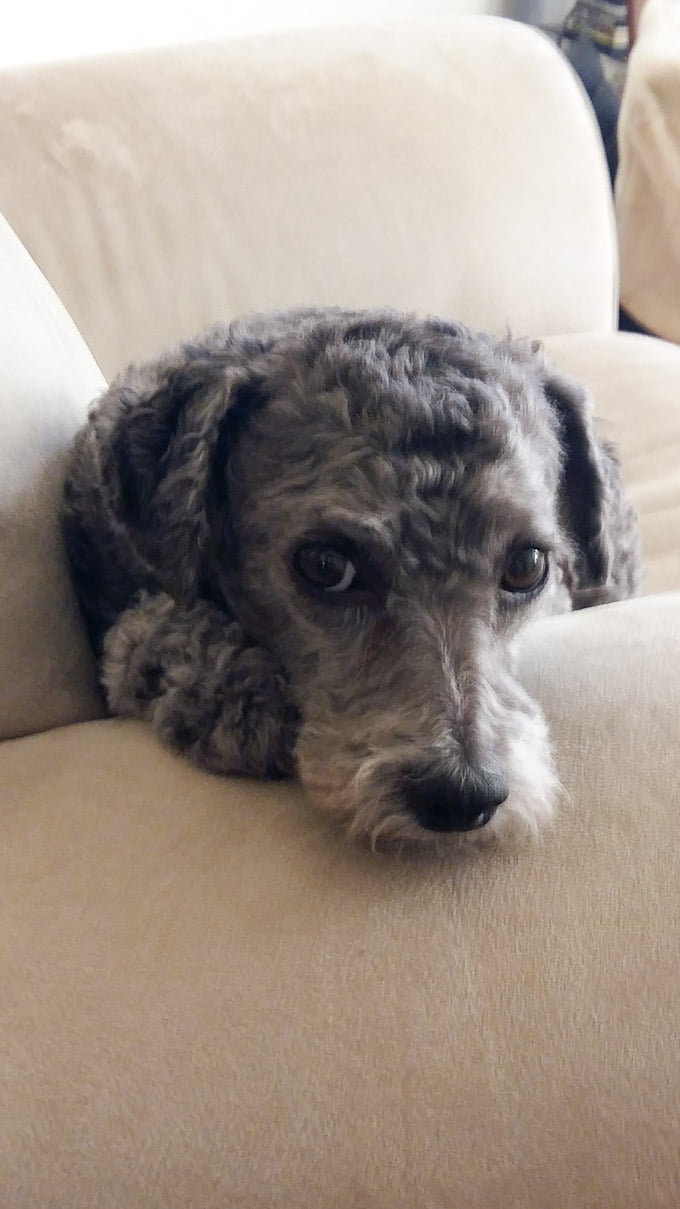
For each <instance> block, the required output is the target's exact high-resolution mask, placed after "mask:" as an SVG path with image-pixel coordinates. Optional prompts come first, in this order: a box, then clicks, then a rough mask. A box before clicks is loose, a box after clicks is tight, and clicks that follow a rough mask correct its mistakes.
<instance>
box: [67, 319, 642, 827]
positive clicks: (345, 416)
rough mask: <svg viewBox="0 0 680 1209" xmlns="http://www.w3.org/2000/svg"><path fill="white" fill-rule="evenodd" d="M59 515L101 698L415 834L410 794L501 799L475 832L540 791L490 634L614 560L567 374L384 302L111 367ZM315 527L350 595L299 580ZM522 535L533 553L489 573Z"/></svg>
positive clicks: (611, 515) (588, 439) (531, 801)
mask: <svg viewBox="0 0 680 1209" xmlns="http://www.w3.org/2000/svg"><path fill="white" fill-rule="evenodd" d="M64 532H65V538H66V543H67V548H68V552H69V556H70V559H71V564H72V568H73V574H74V578H75V583H76V586H77V589H78V592H79V595H80V600H81V604H82V608H83V612H84V616H85V618H86V621H87V624H88V627H89V631H90V635H91V638H92V642H93V645H94V647H95V650H96V652H97V654H98V656H99V658H100V661H101V662H100V666H101V677H102V683H103V686H104V690H105V692H106V695H107V699H108V702H109V705H110V708H111V709H112V711H113V712H115V713H120V714H131V715H136V716H139V717H143V718H148V719H149V720H150V721H151V722H152V724H153V725H154V726H155V727H156V729H157V730H158V732H159V733H160V734H161V736H162V737H163V739H164V740H165V741H166V742H168V743H170V744H172V745H173V746H174V747H175V748H178V749H180V750H181V751H184V752H185V753H187V754H188V755H189V756H190V757H192V758H193V759H194V760H196V762H198V763H200V764H202V765H204V766H207V767H208V768H211V769H213V770H215V771H220V772H246V773H251V774H255V775H261V776H278V775H289V774H291V773H292V772H293V771H295V770H297V771H298V773H299V774H300V776H301V779H302V781H303V784H304V785H305V786H306V788H307V790H308V792H309V793H310V794H311V796H312V797H314V798H315V799H316V801H317V802H318V804H319V805H320V806H321V807H322V808H325V809H327V810H328V811H330V812H331V813H333V814H334V815H335V816H336V817H339V818H340V819H342V820H344V821H345V822H346V823H347V825H348V827H349V829H350V831H352V832H355V833H362V834H363V833H365V834H368V835H370V836H371V837H372V839H373V840H374V841H375V840H376V839H377V838H378V836H380V835H382V834H385V835H388V836H396V837H405V838H416V839H420V838H424V837H425V836H426V835H427V834H429V833H430V832H429V828H430V824H429V823H428V822H427V821H425V823H423V816H422V814H414V806H413V803H414V802H420V800H421V799H423V800H425V801H427V800H428V795H430V796H432V795H434V796H435V797H436V798H437V799H438V800H441V799H442V797H445V796H446V794H447V793H449V794H453V796H454V797H455V795H456V792H458V796H459V798H460V800H461V801H463V800H464V801H465V802H466V803H467V808H468V813H470V816H471V817H472V815H474V813H475V809H476V806H479V807H480V810H479V818H480V820H481V822H484V821H485V820H486V819H487V818H489V819H490V818H491V816H492V814H493V811H494V809H495V807H496V806H497V805H498V803H499V802H500V801H503V800H504V798H505V800H504V804H503V805H502V807H501V809H499V810H498V811H497V813H496V815H495V818H494V822H493V823H492V824H491V825H490V826H488V827H486V828H484V830H485V831H486V832H489V831H492V832H493V831H498V830H502V829H503V827H505V826H508V825H510V826H514V825H515V824H516V823H517V822H518V821H519V822H520V824H522V825H525V826H527V827H532V826H533V825H535V823H536V822H537V821H538V820H539V819H540V818H541V817H542V816H543V815H547V814H548V813H549V811H550V808H551V805H552V802H553V799H554V797H555V793H556V781H555V777H554V773H553V771H552V765H551V761H550V756H549V744H548V739H547V734H546V730H545V724H544V723H543V720H542V718H541V715H540V712H539V711H538V708H537V706H536V705H535V704H534V703H533V702H532V701H530V700H529V698H528V697H527V696H526V694H525V693H524V692H523V690H522V689H521V688H520V686H519V685H518V684H517V683H516V681H515V680H514V677H513V675H512V644H513V639H514V637H515V636H516V634H517V632H518V629H519V628H520V626H521V625H523V624H524V623H525V622H526V621H527V620H528V619H529V618H530V617H535V616H538V615H541V614H545V613H550V612H557V611H563V610H566V609H569V608H572V607H582V606H583V605H584V604H588V605H590V604H594V603H597V602H599V601H605V600H613V599H617V598H619V597H625V596H628V595H630V594H632V593H633V592H634V591H635V590H636V589H637V587H638V583H639V576H640V550H639V541H638V534H637V527H636V521H635V515H634V513H633V510H632V508H631V507H630V505H629V504H628V502H627V501H626V499H625V496H624V493H623V489H622V485H621V478H620V474H619V469H618V465H617V462H616V459H615V457H614V455H613V451H612V449H611V448H610V446H608V445H606V444H604V443H603V442H601V441H600V440H599V438H598V437H597V435H596V432H595V428H594V423H593V415H592V405H591V401H590V399H589V397H588V396H587V394H586V392H585V391H584V390H583V389H582V388H581V387H580V386H578V385H577V384H576V383H574V382H572V381H571V380H570V379H568V378H567V377H566V376H565V375H563V374H561V373H559V372H557V371H556V370H554V369H553V368H552V367H550V366H549V365H548V364H546V362H545V360H544V358H543V356H542V354H541V352H540V349H539V347H538V346H537V345H536V344H532V345H530V344H528V343H520V342H513V341H510V340H502V341H496V340H493V339H492V338H491V337H489V336H485V335H481V334H479V333H476V332H472V331H470V330H469V329H467V328H465V327H463V326H462V325H460V324H454V323H447V322H444V321H442V320H438V319H425V320H421V319H418V318H415V317H414V316H410V315H401V314H397V313H394V312H388V311H385V312H349V311H340V310H327V311H298V312H289V313H283V314H278V315H270V316H254V317H252V318H250V319H247V320H244V321H241V322H238V323H234V324H232V325H231V326H230V327H217V328H215V329H214V330H213V331H212V332H210V333H209V334H208V335H207V336H206V337H204V338H203V339H201V340H200V341H198V342H195V343H192V344H186V345H183V346H182V347H181V348H179V349H178V350H176V351H174V352H172V353H169V354H167V355H166V356H164V357H162V358H160V359H159V360H157V361H155V362H154V363H152V364H150V365H146V366H142V367H133V368H131V369H129V370H128V371H127V372H126V373H125V374H123V376H122V377H121V378H119V379H118V381H116V382H114V384H113V385H112V387H111V388H110V390H109V391H108V392H107V393H106V394H105V395H104V396H103V398H102V399H101V400H100V401H99V403H98V404H97V405H96V406H95V408H94V409H93V411H92V413H91V416H90V419H89V422H88V424H87V426H86V427H85V428H84V429H83V430H82V431H81V432H80V434H79V435H78V437H77V439H76V442H75V447H74V450H73V457H72V461H71V466H70V470H69V473H68V476H67V481H66V485H65V496H64ZM315 539H319V540H323V541H325V542H326V543H327V544H331V545H336V546H337V545H338V543H341V544H342V548H343V550H345V551H347V550H349V551H350V553H351V557H352V560H353V562H354V563H355V565H357V566H359V567H360V568H362V570H363V577H364V580H366V581H367V582H368V585H369V589H370V590H368V591H367V592H365V593H364V595H363V597H362V598H361V599H358V598H357V599H355V598H354V597H352V596H351V595H350V596H347V597H346V598H345V599H342V598H340V597H335V598H331V595H330V594H328V593H326V594H325V596H323V595H322V594H320V593H318V592H317V593H316V594H315V593H310V592H309V591H308V590H306V587H305V585H304V584H303V583H301V582H300V579H299V576H297V575H296V572H295V570H294V552H295V550H296V549H297V548H298V547H299V545H300V544H301V543H303V544H304V542H306V541H310V540H315ZM522 543H526V544H529V545H536V546H538V547H540V548H541V549H545V550H546V551H548V552H549V553H548V557H549V574H548V577H547V580H546V583H545V586H544V587H543V589H542V590H541V591H540V592H538V593H537V594H536V595H535V596H533V597H532V596H527V597H522V596H521V595H520V596H519V597H517V598H515V597H512V598H510V597H509V596H508V593H507V592H504V591H503V590H502V589H501V588H500V586H499V584H500V579H501V574H502V568H503V564H504V559H505V558H506V556H507V553H508V551H509V550H512V549H513V548H515V547H516V546H517V545H518V544H522ZM456 787H458V788H457V789H456ZM439 804H440V806H441V801H440V802H439ZM475 804H476V805H475ZM486 807H488V809H487V808H486ZM433 827H434V829H435V830H437V829H439V828H441V829H442V830H445V829H447V822H446V820H445V821H444V823H442V822H441V819H440V818H438V819H437V820H435V823H434V824H433Z"/></svg>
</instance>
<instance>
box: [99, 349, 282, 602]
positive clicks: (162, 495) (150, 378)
mask: <svg viewBox="0 0 680 1209" xmlns="http://www.w3.org/2000/svg"><path fill="white" fill-rule="evenodd" d="M188 351H189V350H187V352H188ZM225 360H226V358H225V357H224V356H222V357H219V356H215V355H212V354H211V353H210V352H209V351H204V350H200V351H199V350H191V355H190V356H185V359H184V360H183V361H175V362H174V363H170V364H169V365H166V366H162V365H161V366H154V367H146V368H145V369H142V370H136V369H133V370H131V371H130V372H129V373H128V374H127V375H125V376H124V378H123V379H122V380H121V381H120V383H118V384H114V386H113V387H112V388H111V390H110V392H109V394H108V396H107V398H106V401H105V403H104V407H105V409H106V412H107V413H108V415H109V416H111V417H112V419H113V423H112V424H111V427H110V429H109V433H108V436H107V438H106V439H105V441H104V444H103V446H102V452H101V457H102V474H103V476H104V477H105V479H106V480H107V481H108V484H109V486H110V489H111V497H110V498H111V501H112V504H113V512H114V515H115V520H116V523H117V524H119V525H122V526H124V528H125V530H126V534H127V537H128V540H129V541H130V542H131V543H132V546H133V549H134V550H135V551H136V553H137V554H138V555H139V557H140V558H141V559H142V560H143V562H144V563H146V565H147V566H148V567H149V569H150V571H151V572H152V574H153V576H154V578H155V579H156V580H157V582H158V585H159V586H160V587H161V588H162V589H163V590H164V591H166V592H168V593H169V594H170V595H172V596H174V597H175V598H176V599H178V600H182V601H184V602H186V603H190V602H192V601H194V600H195V599H196V598H197V597H198V596H199V595H201V587H202V579H203V568H204V564H205V554H206V551H207V547H208V542H209V536H210V535H209V520H208V505H209V497H210V495H211V493H214V491H215V490H216V487H217V485H218V484H220V483H224V475H223V474H222V473H218V470H220V468H221V469H223V468H224V467H225V465H226V462H227V460H228V456H229V447H230V444H231V442H232V440H233V439H234V436H235V433H236V431H237V429H238V427H239V426H240V425H242V424H243V423H244V422H245V419H246V418H247V415H248V414H249V413H250V411H251V410H252V409H253V408H255V407H258V406H261V405H262V404H263V403H264V401H265V398H264V392H263V390H262V387H261V380H260V379H258V378H257V377H256V376H255V375H254V374H253V373H252V372H251V371H250V370H249V368H248V366H247V365H242V364H240V365H234V364H229V363H227V364H225ZM223 503H224V506H225V507H226V499H225V500H224V501H223Z"/></svg>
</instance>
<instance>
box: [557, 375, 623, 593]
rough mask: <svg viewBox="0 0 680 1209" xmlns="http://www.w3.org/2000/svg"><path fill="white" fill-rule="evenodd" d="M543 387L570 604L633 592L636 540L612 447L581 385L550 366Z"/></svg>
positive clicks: (588, 396)
mask: <svg viewBox="0 0 680 1209" xmlns="http://www.w3.org/2000/svg"><path fill="white" fill-rule="evenodd" d="M543 389H544V391H545V394H546V397H547V399H548V402H549V404H550V405H551V407H552V408H553V409H554V412H555V414H556V417H557V421H558V430H559V436H560V442H561V446H562V458H563V462H562V481H561V509H562V519H563V523H564V524H565V526H566V528H567V530H568V532H569V533H570V535H571V537H572V539H573V542H574V549H575V561H574V566H573V579H574V582H573V584H571V585H570V590H571V592H572V600H573V606H574V608H583V607H584V606H585V605H591V604H598V603H604V602H606V601H609V600H619V599H622V598H624V597H627V596H631V595H633V594H634V592H635V591H636V590H637V589H638V588H639V578H640V564H641V559H640V544H639V536H638V530H637V518H636V514H635V511H634V509H633V508H632V506H631V505H630V503H629V502H628V500H627V499H626V496H625V493H624V488H623V482H622V479H621V472H620V469H619V463H618V459H617V457H616V454H615V451H614V448H613V446H612V445H610V444H609V443H608V442H605V441H602V440H600V438H599V437H598V435H597V432H596V430H595V422H594V417H593V404H592V400H591V398H590V395H589V394H588V392H587V391H586V390H585V389H584V387H582V386H581V385H579V384H578V383H577V382H575V381H574V380H573V379H572V378H569V377H568V376H567V375H566V374H562V373H560V372H558V371H557V370H554V369H553V368H549V369H547V370H546V376H545V379H544V383H543Z"/></svg>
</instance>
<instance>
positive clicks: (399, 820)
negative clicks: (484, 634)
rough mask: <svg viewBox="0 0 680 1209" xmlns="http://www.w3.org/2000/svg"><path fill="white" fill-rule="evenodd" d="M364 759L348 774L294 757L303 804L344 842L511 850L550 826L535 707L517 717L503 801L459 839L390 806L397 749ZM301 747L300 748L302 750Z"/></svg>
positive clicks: (551, 801)
mask: <svg viewBox="0 0 680 1209" xmlns="http://www.w3.org/2000/svg"><path fill="white" fill-rule="evenodd" d="M406 747H408V744H400V745H399V747H398V748H395V749H394V750H392V751H390V752H387V751H384V750H383V751H381V752H380V754H379V755H378V754H376V755H374V756H371V757H368V758H367V759H365V760H364V761H362V763H361V764H360V766H359V768H358V769H356V768H355V770H354V774H353V775H352V774H351V773H350V772H349V770H348V769H347V767H346V766H345V765H344V764H342V765H341V764H337V765H336V767H335V768H334V767H333V764H334V761H333V760H332V759H331V760H330V761H326V763H325V764H324V765H323V766H322V767H318V769H317V767H315V761H314V760H312V759H307V758H305V757H306V755H307V753H305V752H304V750H303V751H302V752H301V753H300V756H301V758H300V774H301V777H302V782H303V785H304V787H305V790H306V792H307V794H308V796H309V798H310V799H311V800H312V801H313V802H314V803H315V804H316V805H317V806H318V807H319V808H320V809H321V810H323V811H324V813H326V814H328V815H331V816H334V817H335V818H337V819H338V821H339V822H340V823H342V824H344V826H345V827H346V830H347V833H348V835H349V837H350V838H351V839H368V840H369V842H370V844H371V847H373V848H374V849H375V848H378V847H382V846H383V845H384V846H386V847H387V846H389V845H390V844H392V843H395V842H396V843H406V844H419V845H422V846H427V845H430V846H432V845H436V846H437V847H440V848H441V847H443V846H446V845H448V846H451V845H460V844H474V845H480V844H485V843H490V842H500V843H503V844H510V845H511V844H513V843H514V842H516V841H521V840H527V839H530V838H532V837H535V836H536V835H538V833H539V832H540V830H541V829H542V827H543V826H544V825H545V824H546V823H547V822H548V821H549V820H550V818H551V816H552V814H553V812H554V809H555V805H556V803H557V800H558V798H559V796H560V793H561V786H560V783H559V780H558V778H557V775H556V773H555V769H554V766H553V762H552V757H551V752H550V742H549V736H548V728H547V725H546V723H545V720H544V718H543V716H542V714H541V713H540V711H539V710H538V708H537V707H534V708H532V709H531V712H527V713H525V712H524V711H522V713H521V714H520V715H519V716H518V718H517V727H516V731H515V734H514V735H513V736H512V740H511V742H510V743H509V746H508V754H507V758H506V773H507V777H508V782H509V784H510V795H509V797H508V798H507V800H506V801H505V802H504V803H503V805H502V806H500V807H499V808H498V810H497V811H496V813H495V815H494V816H493V818H492V819H491V820H490V822H489V823H487V824H486V825H485V826H484V827H480V828H479V829H477V830H475V831H467V832H463V833H455V832H454V833H441V832H433V831H427V830H426V829H425V828H424V827H421V826H420V825H419V824H418V823H417V822H416V821H415V819H413V818H412V817H411V815H409V814H407V813H406V812H405V811H403V810H400V809H398V808H395V805H394V802H393V799H392V798H391V796H390V793H389V782H390V778H389V776H388V775H386V774H388V772H389V770H391V769H393V768H394V767H395V765H396V764H398V763H400V762H401V761H403V760H404V756H405V748H406ZM303 748H304V745H303Z"/></svg>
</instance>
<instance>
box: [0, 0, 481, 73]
mask: <svg viewBox="0 0 680 1209" xmlns="http://www.w3.org/2000/svg"><path fill="white" fill-rule="evenodd" d="M502 7H503V0H182V2H181V3H177V0H14V2H13V3H12V2H11V0H8V3H7V5H6V7H5V11H4V18H3V21H2V34H1V35H0V65H6V64H19V63H31V62H37V61H41V60H46V59H61V58H70V57H73V56H77V55H88V54H99V53H100V52H104V51H109V50H128V49H131V48H133V47H139V46H153V45H157V44H162V43H167V42H184V41H195V40H197V39H202V38H217V37H225V36H227V37H228V36H230V35H232V34H242V33H251V32H254V31H259V30H266V29H277V28H283V27H288V28H291V27H292V28H294V27H296V26H297V27H299V26H305V25H329V24H339V23H342V22H352V21H373V20H384V19H388V20H389V19H395V20H398V19H399V18H404V17H433V16H443V15H446V14H453V13H471V12H473V13H474V12H478V13H479V12H500V11H501V10H502Z"/></svg>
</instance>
